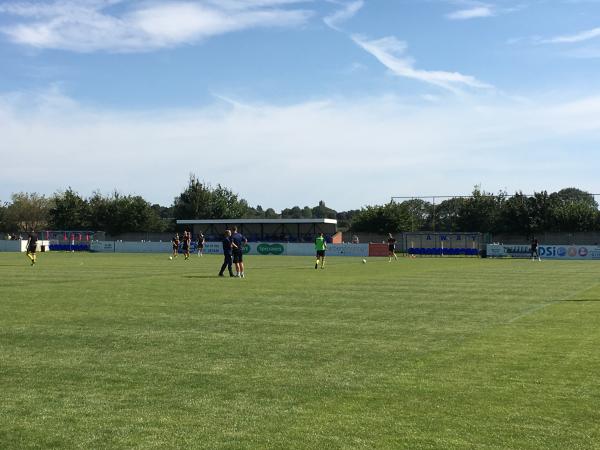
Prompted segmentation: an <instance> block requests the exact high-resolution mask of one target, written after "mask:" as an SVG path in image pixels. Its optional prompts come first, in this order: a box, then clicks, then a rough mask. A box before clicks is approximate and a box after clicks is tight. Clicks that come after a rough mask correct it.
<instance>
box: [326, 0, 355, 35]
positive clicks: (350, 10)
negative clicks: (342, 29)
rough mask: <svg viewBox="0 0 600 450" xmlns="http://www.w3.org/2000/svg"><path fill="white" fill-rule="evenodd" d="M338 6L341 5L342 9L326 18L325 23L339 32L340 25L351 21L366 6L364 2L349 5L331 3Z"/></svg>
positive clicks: (353, 2) (352, 2) (336, 2)
mask: <svg viewBox="0 0 600 450" xmlns="http://www.w3.org/2000/svg"><path fill="white" fill-rule="evenodd" d="M330 3H334V4H336V5H341V6H342V9H339V10H337V11H335V12H334V13H333V14H331V15H329V16H326V17H325V18H324V19H323V21H324V22H325V23H326V24H327V26H329V27H330V28H333V29H334V30H338V31H339V24H340V23H342V22H346V21H347V20H350V19H351V18H352V17H354V16H355V15H356V13H357V12H358V11H359V10H360V9H361V8H362V7H363V6H364V4H365V2H364V1H363V0H355V1H351V2H349V3H340V2H338V1H330Z"/></svg>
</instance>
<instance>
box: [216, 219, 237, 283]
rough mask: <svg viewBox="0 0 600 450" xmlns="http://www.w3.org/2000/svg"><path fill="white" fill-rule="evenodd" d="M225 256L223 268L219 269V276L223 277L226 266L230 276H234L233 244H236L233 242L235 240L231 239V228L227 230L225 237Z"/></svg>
mask: <svg viewBox="0 0 600 450" xmlns="http://www.w3.org/2000/svg"><path fill="white" fill-rule="evenodd" d="M222 242H223V256H224V258H225V259H224V261H223V265H222V266H221V270H220V271H219V276H220V277H222V276H224V275H223V272H225V268H227V269H228V270H229V276H230V277H232V276H233V270H231V264H232V252H233V246H234V245H235V244H234V243H233V241H232V240H231V231H230V230H225V237H224V238H223V241H222Z"/></svg>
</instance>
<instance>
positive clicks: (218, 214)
mask: <svg viewBox="0 0 600 450" xmlns="http://www.w3.org/2000/svg"><path fill="white" fill-rule="evenodd" d="M248 211H249V207H248V203H247V202H246V200H244V199H240V198H239V197H238V195H237V194H234V193H233V192H232V191H231V190H229V189H227V188H225V187H223V186H221V185H220V184H218V185H217V187H216V188H214V189H213V188H212V187H211V186H210V185H209V184H205V183H202V182H200V180H198V178H196V176H195V175H194V174H191V175H190V179H189V182H188V187H187V188H186V189H185V190H184V191H183V192H182V193H181V194H180V195H179V196H178V197H176V198H175V201H174V203H173V214H174V217H175V218H176V219H237V218H241V217H244V216H245V215H246V214H247V213H248Z"/></svg>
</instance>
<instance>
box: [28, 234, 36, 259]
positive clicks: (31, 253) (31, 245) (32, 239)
mask: <svg viewBox="0 0 600 450" xmlns="http://www.w3.org/2000/svg"><path fill="white" fill-rule="evenodd" d="M36 250H37V234H36V233H35V231H33V230H31V233H29V236H28V237H27V257H28V258H29V259H30V260H31V265H32V266H34V265H35V261H36V256H35V252H36Z"/></svg>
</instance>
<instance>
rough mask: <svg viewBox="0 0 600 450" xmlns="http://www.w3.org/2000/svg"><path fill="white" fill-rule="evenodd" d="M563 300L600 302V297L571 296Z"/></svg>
mask: <svg viewBox="0 0 600 450" xmlns="http://www.w3.org/2000/svg"><path fill="white" fill-rule="evenodd" d="M561 301H563V302H600V298H570V299H568V300H561Z"/></svg>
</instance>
